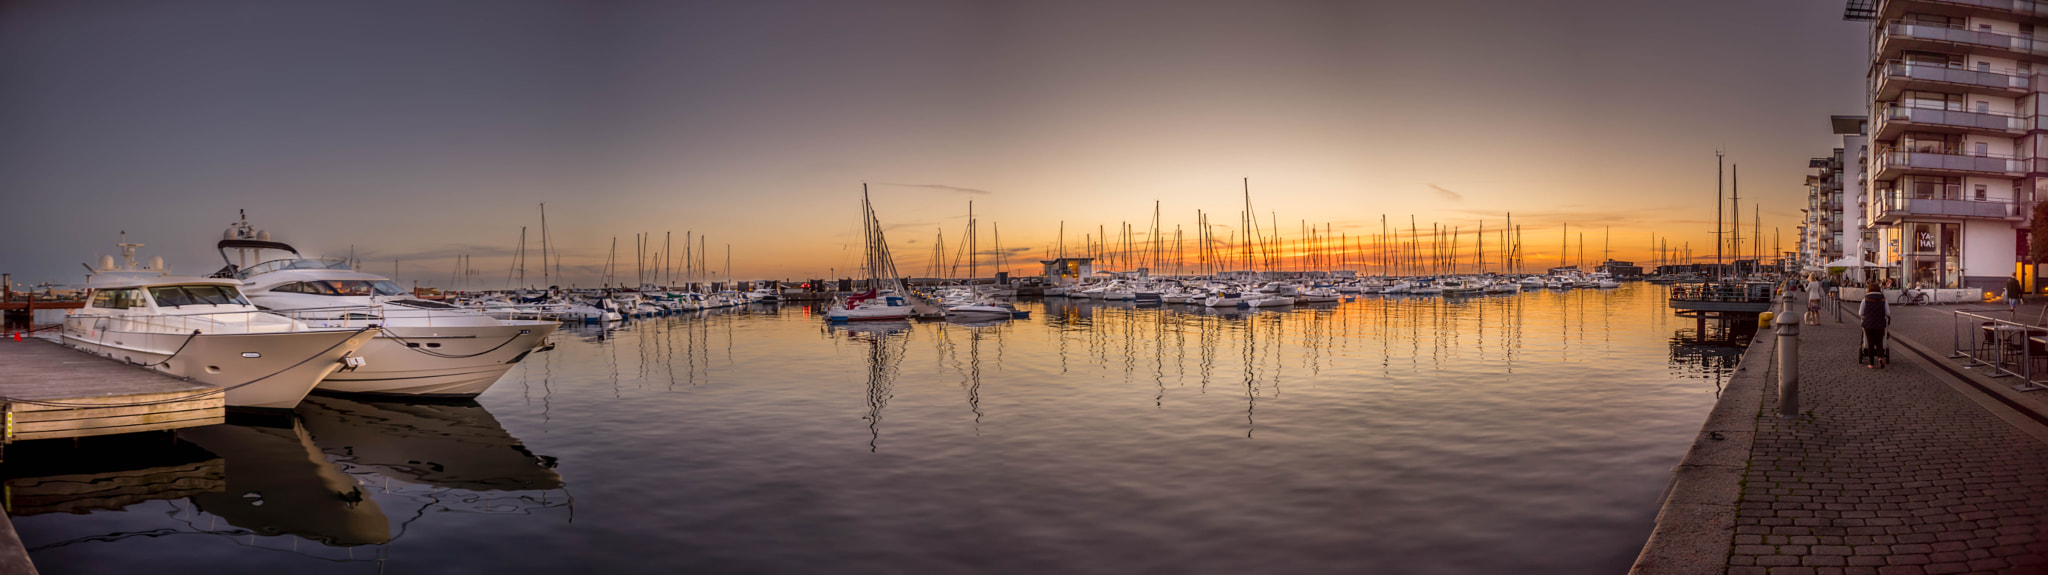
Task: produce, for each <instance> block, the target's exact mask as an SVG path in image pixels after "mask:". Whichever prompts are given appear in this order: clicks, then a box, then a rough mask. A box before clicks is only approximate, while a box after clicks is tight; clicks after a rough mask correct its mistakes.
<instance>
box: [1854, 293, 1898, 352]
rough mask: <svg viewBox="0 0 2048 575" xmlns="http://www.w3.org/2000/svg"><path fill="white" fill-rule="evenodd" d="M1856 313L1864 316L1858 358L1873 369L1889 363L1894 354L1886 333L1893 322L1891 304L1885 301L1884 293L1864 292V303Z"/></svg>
mask: <svg viewBox="0 0 2048 575" xmlns="http://www.w3.org/2000/svg"><path fill="white" fill-rule="evenodd" d="M1856 313H1857V315H1861V316H1863V348H1862V349H1861V350H1859V351H1857V353H1856V358H1857V360H1859V361H1862V362H1863V366H1864V367H1868V368H1871V369H1877V368H1880V367H1884V366H1886V365H1889V364H1890V363H1891V361H1892V354H1891V349H1890V348H1888V347H1886V346H1885V344H1884V333H1885V328H1887V327H1890V326H1891V323H1892V308H1891V304H1890V303H1887V302H1886V301H1884V294H1882V293H1878V292H1870V293H1867V294H1863V305H1862V306H1861V307H1859V308H1857V310H1856Z"/></svg>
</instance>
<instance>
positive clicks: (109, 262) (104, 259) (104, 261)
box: [100, 255, 114, 272]
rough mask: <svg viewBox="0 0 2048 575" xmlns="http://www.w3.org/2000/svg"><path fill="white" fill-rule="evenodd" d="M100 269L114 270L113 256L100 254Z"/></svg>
mask: <svg viewBox="0 0 2048 575" xmlns="http://www.w3.org/2000/svg"><path fill="white" fill-rule="evenodd" d="M100 271H103V272H104V271H114V256H110V255H102V256H100Z"/></svg>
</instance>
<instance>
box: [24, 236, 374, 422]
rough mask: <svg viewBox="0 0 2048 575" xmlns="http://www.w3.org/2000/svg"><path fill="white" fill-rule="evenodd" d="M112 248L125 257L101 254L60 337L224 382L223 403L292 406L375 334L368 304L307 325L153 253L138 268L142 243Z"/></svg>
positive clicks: (128, 358)
mask: <svg viewBox="0 0 2048 575" xmlns="http://www.w3.org/2000/svg"><path fill="white" fill-rule="evenodd" d="M120 246H121V251H122V257H123V258H125V259H126V263H125V265H124V266H122V267H118V268H117V267H115V266H114V258H113V257H112V256H103V257H101V258H100V266H99V267H98V268H96V269H95V270H94V275H93V276H92V279H91V280H90V281H89V282H87V284H86V289H88V290H89V291H90V293H91V296H90V297H89V298H87V300H86V302H85V306H84V307H82V308H80V309H76V310H72V311H71V312H70V313H69V314H67V315H66V316H65V317H64V332H63V338H62V339H63V342H64V344H65V345H67V346H70V347H74V348H77V349H80V350H84V351H86V352H89V353H93V354H97V355H103V356H106V357H110V358H115V359H120V360H123V361H127V362H130V363H137V364H143V365H144V366H145V367H148V368H150V369H154V370H157V371H161V372H164V373H167V374H170V375H174V376H178V377H183V378H189V379H192V380H196V381H199V382H201V383H205V384H208V385H215V386H219V387H222V388H225V389H226V390H227V398H226V399H227V404H228V405H229V406H234V407H254V408H269V409H291V408H292V407H293V406H296V405H298V404H299V400H300V399H301V398H304V397H305V396H306V392H309V391H312V390H313V386H314V385H316V384H318V383H320V380H321V379H322V378H325V377H327V376H328V375H329V374H332V373H334V372H335V371H336V370H340V369H343V368H344V367H345V366H347V367H351V368H360V367H363V365H362V363H363V361H362V359H361V358H359V357H353V356H352V354H354V353H356V352H357V351H358V349H359V348H362V347H364V346H365V345H366V344H368V343H369V342H370V341H371V339H372V338H374V337H375V336H376V335H377V334H378V332H379V329H378V328H377V327H375V326H374V325H372V324H371V323H370V322H367V321H364V320H362V319H359V318H360V317H370V316H369V315H367V313H368V312H369V310H368V309H367V308H355V309H340V310H333V313H335V314H338V315H339V317H341V318H342V319H340V320H338V321H335V322H332V325H330V326H325V327H322V326H316V325H311V324H309V323H308V322H303V321H299V320H298V319H294V318H291V317H286V316H284V315H279V314H275V313H269V312H266V311H264V310H261V309H258V308H257V307H256V306H254V305H250V303H249V300H247V299H243V297H242V294H241V291H240V290H239V289H238V287H239V286H238V284H237V283H236V282H233V281H229V280H220V279H206V278H194V277H179V276H170V275H165V274H164V269H163V265H162V262H161V261H160V260H158V259H157V258H151V260H152V261H151V263H150V265H148V266H146V267H145V266H138V265H136V263H135V248H139V247H142V244H132V243H127V242H126V239H125V237H124V238H123V242H122V243H121V244H120ZM350 364H353V365H350Z"/></svg>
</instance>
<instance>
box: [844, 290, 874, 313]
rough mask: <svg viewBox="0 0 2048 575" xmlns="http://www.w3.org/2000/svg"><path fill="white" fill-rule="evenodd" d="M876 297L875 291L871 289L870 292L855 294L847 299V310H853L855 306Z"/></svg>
mask: <svg viewBox="0 0 2048 575" xmlns="http://www.w3.org/2000/svg"><path fill="white" fill-rule="evenodd" d="M875 295H876V294H875V290H872V289H870V290H868V291H865V292H861V293H857V294H854V295H851V296H848V297H847V298H846V308H847V309H853V306H855V305H859V304H860V302H864V301H868V300H871V299H875Z"/></svg>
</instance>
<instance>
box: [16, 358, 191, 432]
mask: <svg viewBox="0 0 2048 575" xmlns="http://www.w3.org/2000/svg"><path fill="white" fill-rule="evenodd" d="M212 389H216V388H214V387H213V386H209V385H205V384H201V383H195V382H189V381H185V380H181V379H178V378H174V377H171V376H168V375H164V374H161V373H157V372H154V371H150V370H147V369H142V368H139V367H135V366H132V365H126V364H123V363H121V362H118V361H114V360H111V359H107V358H103V357H96V356H92V355H88V354H86V353H83V352H79V351H76V350H72V349H70V348H66V347H63V346H61V345H58V344H55V343H51V342H49V341H44V340H41V339H30V340H27V341H20V342H16V341H0V406H4V407H0V409H4V410H5V411H6V413H7V417H8V419H7V421H6V422H5V425H6V429H5V430H4V431H5V433H4V435H0V441H5V442H13V441H25V440H32V439H60V438H67V437H90V436H95V435H107V434H114V433H133V432H140V431H160V430H166V429H179V428H185V427H196V426H201V425H212V424H216V423H223V422H225V421H226V418H227V410H226V404H227V398H226V394H222V393H206V392H207V391H208V390H212ZM10 399H11V400H29V401H46V402H53V403H61V404H65V405H61V406H55V405H38V404H35V403H24V402H20V401H15V402H11V403H10V402H8V400H10ZM152 402H161V403H152ZM138 404H145V405H138Z"/></svg>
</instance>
